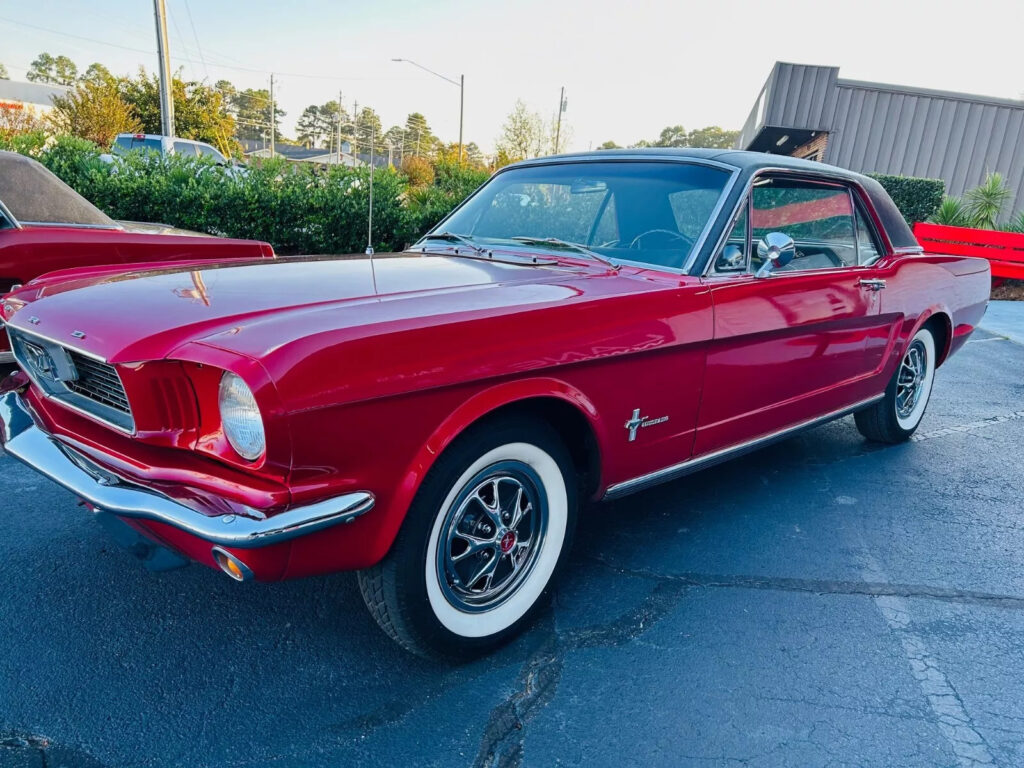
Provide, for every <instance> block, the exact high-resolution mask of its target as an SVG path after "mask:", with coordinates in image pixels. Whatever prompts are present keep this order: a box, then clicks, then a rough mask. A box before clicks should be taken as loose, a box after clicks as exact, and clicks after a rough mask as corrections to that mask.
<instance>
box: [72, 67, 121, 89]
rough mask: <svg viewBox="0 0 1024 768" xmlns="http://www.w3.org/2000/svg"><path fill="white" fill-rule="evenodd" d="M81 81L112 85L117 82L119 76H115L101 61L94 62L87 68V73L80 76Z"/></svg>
mask: <svg viewBox="0 0 1024 768" xmlns="http://www.w3.org/2000/svg"><path fill="white" fill-rule="evenodd" d="M80 81H81V82H86V83H102V84H104V85H112V84H116V83H117V78H116V77H114V76H113V75H112V74H111V73H110V70H109V69H107V68H106V67H105V66H103V65H102V64H100V63H99V62H93V63H92V64H90V65H89V68H88V69H86V70H85V74H84V75H82V77H81V78H80Z"/></svg>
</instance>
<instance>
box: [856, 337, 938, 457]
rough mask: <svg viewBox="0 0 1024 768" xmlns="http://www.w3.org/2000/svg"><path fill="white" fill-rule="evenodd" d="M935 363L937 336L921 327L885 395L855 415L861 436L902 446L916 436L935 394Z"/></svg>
mask: <svg viewBox="0 0 1024 768" xmlns="http://www.w3.org/2000/svg"><path fill="white" fill-rule="evenodd" d="M935 362H936V357H935V337H934V336H933V335H932V332H931V331H930V330H929V329H928V328H922V329H921V330H920V331H918V332H917V333H916V334H915V335H914V338H913V339H911V340H910V344H909V345H908V346H907V351H906V352H905V353H904V355H903V359H902V360H901V361H900V364H899V367H898V368H897V369H896V372H895V373H894V374H893V377H892V379H891V380H890V381H889V386H887V387H886V389H885V396H884V397H883V398H882V399H881V400H879V401H878V402H877V403H875V404H874V405H872V406H871V407H869V408H865V409H864V410H863V411H858V412H857V413H856V414H854V419H855V420H856V422H857V429H859V430H860V433H861V434H862V435H864V437H866V438H868V439H869V440H875V441H877V442H881V443H901V442H903V441H904V440H907V439H908V438H909V437H910V436H911V435H912V434H914V431H915V430H916V429H917V427H918V425H919V424H920V423H921V419H922V418H923V417H924V412H925V409H926V408H927V407H928V399H929V398H930V397H931V394H932V383H933V381H934V379H935Z"/></svg>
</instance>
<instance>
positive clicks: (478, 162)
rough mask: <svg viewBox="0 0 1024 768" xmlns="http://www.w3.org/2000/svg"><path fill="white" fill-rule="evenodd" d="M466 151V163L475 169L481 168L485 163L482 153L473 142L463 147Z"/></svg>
mask: <svg viewBox="0 0 1024 768" xmlns="http://www.w3.org/2000/svg"><path fill="white" fill-rule="evenodd" d="M465 151H466V162H467V163H469V164H470V165H471V166H474V167H476V168H483V167H484V166H485V165H486V164H487V163H486V161H485V159H484V153H483V152H482V151H481V150H480V147H478V146H477V143H476V142H475V141H471V142H469V143H468V144H467V145H466V146H465Z"/></svg>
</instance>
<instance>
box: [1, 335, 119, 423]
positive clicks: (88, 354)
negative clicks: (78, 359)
mask: <svg viewBox="0 0 1024 768" xmlns="http://www.w3.org/2000/svg"><path fill="white" fill-rule="evenodd" d="M8 326H9V327H8V328H7V331H8V334H7V341H8V343H9V344H10V345H11V355H12V356H13V357H14V360H15V362H16V363H17V364H18V367H19V368H21V370H22V371H24V372H25V375H26V376H28V377H29V379H30V380H31V381H32V383H33V384H34V385H35V387H36V390H37V391H38V392H39V394H40V395H42V396H43V397H44V398H46V399H47V400H50V401H52V402H54V403H56V404H57V405H59V406H60V407H62V408H67V409H68V410H69V411H72V412H74V413H77V414H78V415H79V416H84V417H85V418H87V419H89V420H91V421H95V422H96V423H98V424H102V425H104V426H105V427H110V428H111V429H113V430H115V431H117V432H120V433H121V434H123V435H128V436H129V437H134V436H135V433H136V431H137V429H136V425H135V412H134V411H133V410H132V404H131V400H128V418H129V419H130V420H131V424H132V428H131V429H126V428H125V427H123V426H122V425H120V424H117V423H115V422H113V421H110V420H109V419H105V418H103V416H101V415H99V414H97V413H92V412H91V411H88V410H86V409H84V408H82V407H81V406H78V405H75V404H74V403H71V402H68V401H67V400H65V399H63V398H61V397H60V396H58V395H55V394H52V393H51V392H48V391H47V388H46V387H45V386H44V385H43V383H42V382H41V381H39V379H37V378H36V377H35V376H34V375H33V373H32V366H30V365H27V364H26V363H25V361H24V360H21V359H19V358H18V355H17V353H16V352H14V349H15V345H14V340H13V339H12V338H11V337H10V328H14V330H16V331H18V332H19V333H21V334H24V335H26V336H34V337H35V338H37V339H40V340H42V341H46V342H49V343H50V344H54V345H56V346H60V347H64V348H65V349H70V350H72V351H73V352H77V353H78V354H80V355H83V356H84V357H88V358H90V359H92V360H96V361H97V362H101V363H103V364H104V365H110V367H111V368H113V369H114V374H115V375H116V376H117V380H118V381H119V382H120V383H121V389H124V381H123V380H122V379H121V372H120V371H119V370H118V369H117V366H116V365H111V364H110V363H108V362H107V361H106V360H104V359H103V358H101V357H99V356H98V355H95V354H93V353H91V352H84V351H82V350H80V349H76V348H75V347H73V346H71V345H70V344H64V343H62V342H60V341H57V340H55V339H51V338H49V337H47V336H43V335H42V334H39V333H33V332H32V331H26V330H24V329H22V328H18V327H17V326H15V325H13V324H11V323H8ZM65 389H68V388H67V387H66V386H65ZM68 392H69V393H70V394H76V395H77V394H78V393H75V392H72V391H71V390H68ZM78 396H79V397H81V398H82V399H83V400H89V399H90V398H88V397H87V396H86V395H78ZM125 399H128V392H127V390H125ZM100 405H102V403H100Z"/></svg>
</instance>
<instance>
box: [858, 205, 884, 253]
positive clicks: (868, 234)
mask: <svg viewBox="0 0 1024 768" xmlns="http://www.w3.org/2000/svg"><path fill="white" fill-rule="evenodd" d="M881 253H882V252H881V250H880V249H879V247H878V243H877V242H875V233H874V232H873V231H872V229H871V227H870V226H869V225H868V220H867V219H866V218H865V216H864V212H863V211H862V210H861V209H860V206H857V263H858V264H872V263H874V261H875V259H877V258H878V257H879V256H880V255H881Z"/></svg>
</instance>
